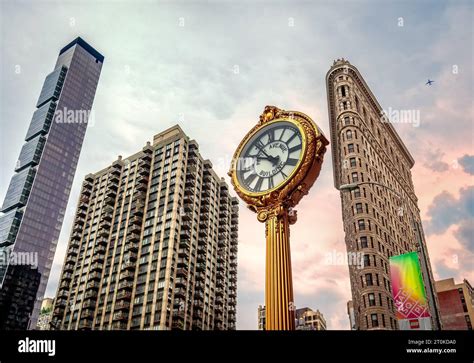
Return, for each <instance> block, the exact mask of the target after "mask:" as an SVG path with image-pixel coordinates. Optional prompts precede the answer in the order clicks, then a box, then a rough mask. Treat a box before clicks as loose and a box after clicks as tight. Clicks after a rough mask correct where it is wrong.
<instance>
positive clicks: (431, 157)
mask: <svg viewBox="0 0 474 363" xmlns="http://www.w3.org/2000/svg"><path fill="white" fill-rule="evenodd" d="M426 154H427V155H426V157H425V163H424V165H425V166H426V167H427V168H428V169H430V170H432V171H437V172H443V171H446V170H448V169H449V164H448V163H446V162H444V161H443V160H442V158H443V155H444V153H443V152H442V151H441V150H440V149H437V150H434V151H431V150H427V152H426Z"/></svg>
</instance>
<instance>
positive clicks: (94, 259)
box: [92, 253, 104, 263]
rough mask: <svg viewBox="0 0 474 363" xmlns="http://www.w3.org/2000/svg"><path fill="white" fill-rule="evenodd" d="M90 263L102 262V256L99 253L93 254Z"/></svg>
mask: <svg viewBox="0 0 474 363" xmlns="http://www.w3.org/2000/svg"><path fill="white" fill-rule="evenodd" d="M92 262H93V263H94V262H104V255H103V254H101V253H97V254H94V255H93V256H92Z"/></svg>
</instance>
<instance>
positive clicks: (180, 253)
mask: <svg viewBox="0 0 474 363" xmlns="http://www.w3.org/2000/svg"><path fill="white" fill-rule="evenodd" d="M178 257H181V258H186V259H187V258H189V248H184V249H180V250H179V251H178Z"/></svg>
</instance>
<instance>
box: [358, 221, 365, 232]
mask: <svg viewBox="0 0 474 363" xmlns="http://www.w3.org/2000/svg"><path fill="white" fill-rule="evenodd" d="M357 224H358V226H359V231H364V230H365V221H364V220H363V219H359V220H358V221H357Z"/></svg>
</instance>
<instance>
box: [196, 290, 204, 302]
mask: <svg viewBox="0 0 474 363" xmlns="http://www.w3.org/2000/svg"><path fill="white" fill-rule="evenodd" d="M194 300H197V301H201V302H203V301H204V294H203V293H202V292H201V291H195V292H194Z"/></svg>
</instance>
